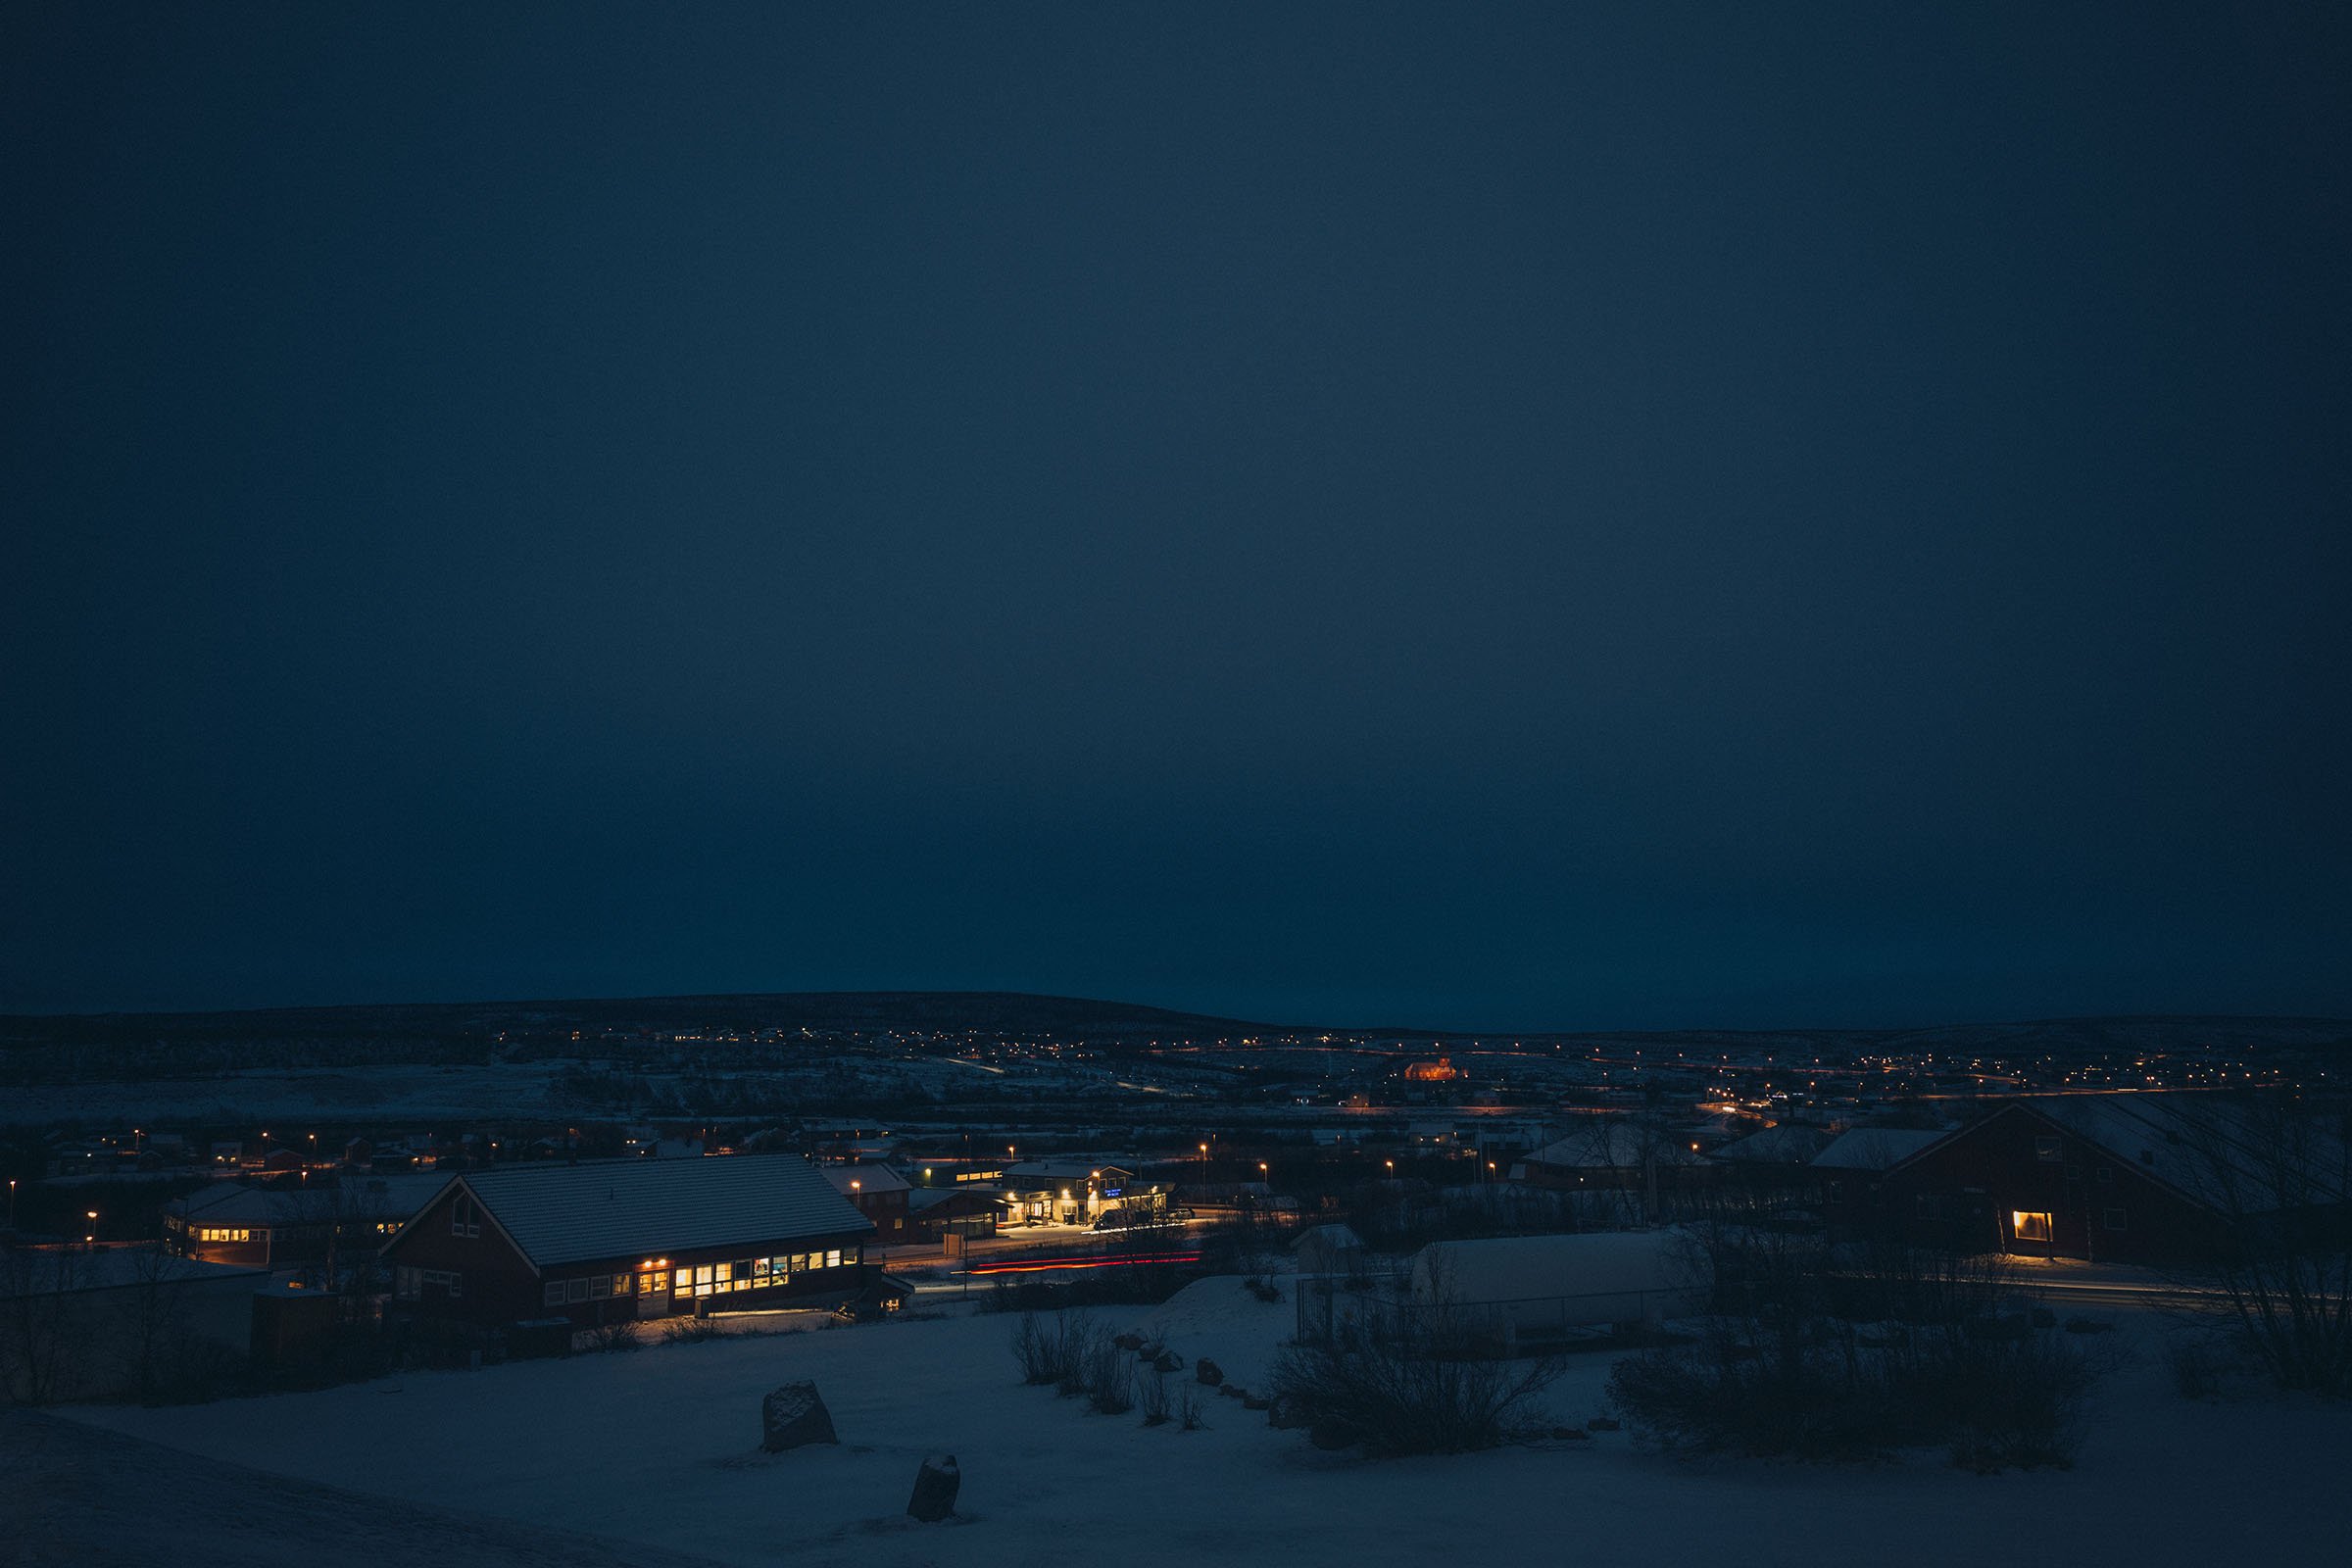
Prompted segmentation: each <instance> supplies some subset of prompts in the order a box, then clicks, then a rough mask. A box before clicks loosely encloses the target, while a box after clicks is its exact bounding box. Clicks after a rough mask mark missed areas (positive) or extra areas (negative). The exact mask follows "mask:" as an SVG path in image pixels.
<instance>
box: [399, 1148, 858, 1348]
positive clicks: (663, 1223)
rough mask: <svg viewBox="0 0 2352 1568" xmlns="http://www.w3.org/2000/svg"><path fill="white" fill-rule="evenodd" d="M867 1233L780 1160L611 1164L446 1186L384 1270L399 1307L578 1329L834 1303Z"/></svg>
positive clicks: (802, 1164) (818, 1184)
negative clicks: (561, 1322) (721, 1310)
mask: <svg viewBox="0 0 2352 1568" xmlns="http://www.w3.org/2000/svg"><path fill="white" fill-rule="evenodd" d="M872 1234H873V1225H872V1223H871V1222H870V1221H868V1220H867V1219H866V1217H865V1216H864V1215H862V1214H860V1213H858V1210H857V1209H856V1208H854V1207H852V1206H851V1205H850V1203H849V1202H848V1201H847V1200H845V1199H844V1198H843V1197H842V1196H841V1195H840V1194H839V1193H837V1192H835V1191H834V1190H833V1185H832V1183H830V1182H828V1181H826V1180H825V1178H824V1177H823V1175H821V1174H820V1173H819V1172H818V1171H816V1170H815V1169H814V1168H813V1167H811V1166H810V1165H809V1164H808V1163H807V1162H806V1161H804V1160H802V1159H800V1158H799V1157H798V1156H795V1155H789V1154H735V1155H727V1156H720V1157H711V1158H700V1159H621V1160H612V1161H604V1162H591V1163H583V1164H576V1165H572V1164H552V1163H551V1164H544V1165H541V1164H531V1165H510V1166H505V1167H499V1168H493V1169H490V1170H481V1171H472V1172H468V1173H467V1174H466V1175H463V1176H457V1177H453V1178H451V1180H450V1182H449V1184H448V1185H447V1186H446V1187H445V1188H444V1189H443V1190H442V1191H441V1193H440V1194H439V1195H438V1196H437V1197H435V1198H434V1199H433V1200H432V1201H430V1202H428V1203H426V1204H425V1205H424V1207H423V1208H422V1209H421V1210H419V1211H418V1212H417V1217H416V1218H415V1219H413V1220H411V1221H410V1222H409V1223H408V1224H407V1225H406V1226H404V1227H402V1229H401V1230H400V1232H399V1234H397V1235H395V1236H394V1237H393V1238H392V1240H391V1242H390V1244H389V1245H388V1246H386V1248H385V1249H384V1257H385V1260H386V1261H387V1262H389V1263H390V1264H391V1265H392V1268H393V1291H394V1295H395V1297H396V1298H397V1299H399V1300H400V1301H402V1302H403V1303H404V1304H406V1305H407V1306H409V1307H410V1308H411V1309H413V1310H417V1311H422V1312H430V1313H435V1314H439V1315H445V1316H450V1317H459V1318H464V1319H466V1320H469V1321H472V1322H475V1323H481V1324H491V1325H495V1324H507V1323H515V1322H521V1321H526V1320H534V1319H545V1318H551V1317H559V1316H561V1317H565V1318H569V1319H570V1320H571V1321H572V1322H573V1323H574V1324H577V1325H581V1326H592V1325H595V1324H597V1323H604V1322H613V1321H618V1320H621V1319H626V1318H652V1317H666V1316H669V1315H671V1314H672V1313H677V1312H693V1311H701V1310H705V1309H707V1308H710V1307H732V1308H750V1307H760V1306H785V1305H794V1304H800V1303H804V1302H807V1303H810V1304H818V1303H823V1304H830V1303H836V1302H840V1301H847V1300H849V1299H852V1298H854V1297H856V1296H857V1295H858V1292H859V1291H860V1290H862V1289H863V1288H864V1286H865V1285H866V1284H867V1283H868V1281H867V1279H866V1272H865V1258H864V1249H865V1243H866V1241H867V1239H868V1238H869V1237H871V1236H872Z"/></svg>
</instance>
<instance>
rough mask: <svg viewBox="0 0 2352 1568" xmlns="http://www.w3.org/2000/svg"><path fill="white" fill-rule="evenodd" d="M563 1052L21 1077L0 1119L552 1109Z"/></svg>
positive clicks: (330, 1118)
mask: <svg viewBox="0 0 2352 1568" xmlns="http://www.w3.org/2000/svg"><path fill="white" fill-rule="evenodd" d="M566 1065H569V1064H568V1063H564V1062H560V1061H559V1062H552V1063H551V1062H527V1063H500V1064H498V1065H495V1066H479V1067H464V1066H442V1065H406V1064H399V1065H374V1066H366V1067H343V1068H338V1067H319V1068H297V1069H289V1070H283V1071H281V1070H276V1069H270V1068H254V1069H251V1070H248V1071H243V1072H226V1073H215V1074H212V1075H210V1076H207V1077H201V1078H156V1079H137V1080H133V1081H131V1082H128V1083H88V1084H28V1085H25V1086H23V1087H21V1088H16V1089H11V1090H10V1091H9V1092H8V1095H7V1098H6V1100H5V1102H0V1123H14V1124H18V1125H25V1126H46V1125H48V1124H50V1123H52V1122H79V1123H85V1124H92V1125H99V1126H106V1127H128V1126H132V1125H135V1124H139V1123H147V1124H155V1123H162V1124H164V1125H166V1126H172V1127H177V1126H182V1125H188V1124H193V1125H198V1126H202V1125H206V1124H212V1125H230V1124H237V1123H243V1122H248V1121H256V1120H260V1119H262V1118H267V1119H269V1120H270V1121H283V1122H287V1123H301V1122H304V1121H313V1120H315V1121H322V1122H329V1123H334V1122H347V1121H355V1120H368V1121H387V1120H394V1119H411V1118H413V1119H416V1120H418V1121H425V1120H432V1119H436V1118H456V1119H463V1118H467V1117H473V1116H491V1115H518V1116H544V1117H549V1118H560V1117H562V1116H563V1115H564V1114H565V1111H564V1105H563V1103H561V1102H560V1101H559V1100H558V1099H557V1098H556V1097H555V1096H554V1095H553V1093H552V1091H551V1088H550V1085H551V1082H552V1080H553V1079H554V1077H555V1074H556V1073H557V1072H558V1071H559V1070H561V1069H562V1068H563V1067H564V1066H566Z"/></svg>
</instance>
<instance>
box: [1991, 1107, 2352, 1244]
mask: <svg viewBox="0 0 2352 1568" xmlns="http://www.w3.org/2000/svg"><path fill="white" fill-rule="evenodd" d="M2020 1103H2021V1104H2022V1105H2024V1106H2025V1107H2026V1108H2028V1109H2030V1110H2032V1111H2034V1113H2036V1114H2038V1115H2040V1116H2043V1117H2045V1118H2046V1119H2048V1120H2050V1121H2052V1122H2055V1123H2057V1124H2058V1125H2059V1126H2060V1127H2063V1128H2064V1129H2066V1130H2067V1131H2068V1132H2071V1133H2073V1134H2075V1136H2077V1137H2079V1138H2082V1139H2084V1140H2086V1141H2087V1142H2089V1143H2092V1144H2095V1145H2097V1146H2098V1147H2099V1148H2101V1149H2104V1150H2106V1151H2107V1152H2109V1153H2112V1154H2114V1155H2115V1156H2116V1157H2117V1158H2118V1159H2119V1160H2122V1161H2125V1162H2128V1163H2129V1164H2131V1166H2133V1167H2134V1168H2136V1169H2138V1170H2140V1171H2142V1172H2145V1173H2146V1174H2148V1175H2151V1176H2154V1177H2156V1178H2157V1179H2158V1180H2160V1181H2162V1182H2165V1183H2166V1184H2168V1185H2170V1186H2171V1187H2173V1188H2174V1189H2175V1190H2177V1191H2179V1192H2181V1193H2185V1194H2187V1195H2188V1196H2189V1197H2191V1198H2193V1199H2195V1200H2196V1201H2199V1202H2201V1203H2205V1204H2208V1205H2210V1206H2211V1207H2213V1208H2215V1209H2218V1210H2220V1211H2222V1212H2224V1213H2239V1214H2259V1213H2267V1212H2269V1211H2270V1210H2273V1209H2277V1208H2295V1207H2302V1206H2305V1205H2308V1204H2318V1203H2340V1202H2342V1201H2344V1200H2345V1198H2346V1197H2347V1196H2352V1195H2347V1194H2346V1192H2345V1191H2344V1186H2343V1181H2344V1174H2345V1171H2346V1169H2347V1167H2348V1164H2352V1161H2347V1158H2346V1154H2345V1151H2344V1147H2343V1145H2342V1143H2341V1142H2340V1141H2338V1139H2337V1137H2336V1135H2335V1134H2334V1133H2333V1132H2332V1131H2331V1130H2329V1129H2327V1128H2325V1127H2323V1126H2321V1125H2320V1124H2318V1123H2317V1122H2316V1121H2311V1120H2299V1119H2297V1118H2294V1117H2292V1116H2291V1115H2285V1114H2280V1113H2278V1112H2279V1110H2280V1107H2278V1106H2276V1105H2270V1104H2263V1103H2239V1102H2233V1101H2229V1100H2225V1099H2222V1098H2220V1097H2218V1096H2214V1095H2204V1094H2195V1095H2184V1094H2161V1093H2159V1094H2127V1095H2069V1096H2043V1097H2040V1098H2037V1099H2034V1100H2033V1101H2030V1102H2020Z"/></svg>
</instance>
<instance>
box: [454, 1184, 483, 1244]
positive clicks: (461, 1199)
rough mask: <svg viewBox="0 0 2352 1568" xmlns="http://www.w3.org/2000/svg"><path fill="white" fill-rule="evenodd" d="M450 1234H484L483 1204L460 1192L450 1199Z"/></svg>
mask: <svg viewBox="0 0 2352 1568" xmlns="http://www.w3.org/2000/svg"><path fill="white" fill-rule="evenodd" d="M449 1234H450V1235H452V1236H479V1235H481V1234H482V1205H481V1204H479V1203H477V1202H475V1201H473V1200H472V1199H470V1198H467V1197H466V1195H465V1194H463V1193H460V1194H459V1195H458V1196H457V1197H455V1198H453V1199H451V1200H450V1201H449Z"/></svg>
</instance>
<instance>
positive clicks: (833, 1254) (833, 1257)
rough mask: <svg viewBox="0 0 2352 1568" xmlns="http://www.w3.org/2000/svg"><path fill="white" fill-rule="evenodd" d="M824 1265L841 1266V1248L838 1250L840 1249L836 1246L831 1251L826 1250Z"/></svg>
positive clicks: (830, 1266) (829, 1266)
mask: <svg viewBox="0 0 2352 1568" xmlns="http://www.w3.org/2000/svg"><path fill="white" fill-rule="evenodd" d="M825 1267H827V1268H839V1267H841V1250H840V1249H838V1248H836V1249H835V1250H832V1251H830V1252H827V1253H826V1254H825Z"/></svg>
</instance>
